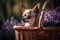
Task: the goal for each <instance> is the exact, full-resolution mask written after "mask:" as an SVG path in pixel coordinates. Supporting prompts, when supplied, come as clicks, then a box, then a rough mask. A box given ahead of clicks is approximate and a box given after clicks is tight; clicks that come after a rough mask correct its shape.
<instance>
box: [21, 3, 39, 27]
mask: <svg viewBox="0 0 60 40" xmlns="http://www.w3.org/2000/svg"><path fill="white" fill-rule="evenodd" d="M39 7H40V3H38V4H37V5H36V6H35V7H34V8H32V9H27V8H26V7H25V6H24V5H23V4H21V11H22V13H23V14H22V20H21V21H22V23H23V24H24V26H33V25H34V22H35V20H36V17H37V15H38V13H39Z"/></svg>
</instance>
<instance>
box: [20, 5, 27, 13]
mask: <svg viewBox="0 0 60 40" xmlns="http://www.w3.org/2000/svg"><path fill="white" fill-rule="evenodd" d="M20 9H21V11H22V12H24V11H25V9H26V7H25V6H24V5H23V4H21V5H20Z"/></svg>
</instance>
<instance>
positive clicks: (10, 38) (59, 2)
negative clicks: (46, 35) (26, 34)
mask: <svg viewBox="0 0 60 40" xmlns="http://www.w3.org/2000/svg"><path fill="white" fill-rule="evenodd" d="M45 1H46V0H0V25H1V26H0V40H15V34H14V31H13V29H12V27H13V26H14V25H16V24H18V23H20V22H21V18H22V12H21V10H20V4H21V3H23V4H24V5H25V6H26V8H33V7H34V6H35V5H36V4H37V3H40V4H41V6H40V12H41V9H42V6H43V3H44V2H45ZM51 2H52V3H53V5H54V9H56V8H57V7H59V8H60V0H51ZM46 8H47V10H49V9H50V5H49V4H47V7H46ZM57 9H58V8H57ZM57 9H56V10H57ZM59 10H60V9H59ZM48 13H55V11H53V12H51V11H50V12H48ZM56 13H58V15H59V14H60V11H59V12H57V11H56ZM58 15H57V16H58ZM47 17H48V16H47ZM55 18H56V17H55ZM58 19H59V22H60V16H59V17H58ZM50 22H52V21H51V20H50ZM48 23H49V22H48ZM59 25H60V24H59Z"/></svg>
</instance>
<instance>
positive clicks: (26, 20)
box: [22, 16, 31, 22]
mask: <svg viewBox="0 0 60 40" xmlns="http://www.w3.org/2000/svg"><path fill="white" fill-rule="evenodd" d="M29 19H31V16H28V17H26V18H22V21H23V22H29Z"/></svg>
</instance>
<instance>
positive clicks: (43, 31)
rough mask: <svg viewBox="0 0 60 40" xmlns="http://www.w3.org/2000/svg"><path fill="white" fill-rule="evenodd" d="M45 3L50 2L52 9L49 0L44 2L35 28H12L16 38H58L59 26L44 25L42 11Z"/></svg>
mask: <svg viewBox="0 0 60 40" xmlns="http://www.w3.org/2000/svg"><path fill="white" fill-rule="evenodd" d="M47 3H50V5H51V9H52V10H53V9H54V7H53V4H52V2H51V1H46V2H45V3H44V5H43V7H42V11H41V16H40V18H39V23H38V24H37V25H38V26H37V28H36V27H34V26H32V27H29V28H26V27H23V26H22V27H17V26H16V28H13V29H14V31H15V37H16V40H59V37H60V28H56V27H44V12H45V7H46V5H47Z"/></svg>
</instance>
